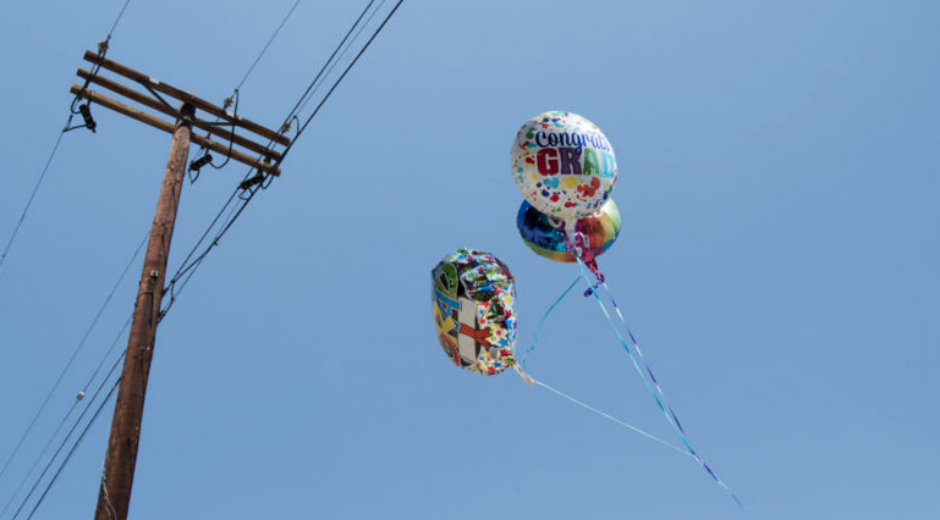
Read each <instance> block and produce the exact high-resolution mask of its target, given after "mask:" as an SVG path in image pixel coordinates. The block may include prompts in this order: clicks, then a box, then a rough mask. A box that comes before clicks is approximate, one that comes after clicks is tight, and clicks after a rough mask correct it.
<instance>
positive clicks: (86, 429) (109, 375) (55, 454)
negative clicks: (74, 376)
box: [11, 351, 126, 520]
mask: <svg viewBox="0 0 940 520" xmlns="http://www.w3.org/2000/svg"><path fill="white" fill-rule="evenodd" d="M125 354H126V351H125V352H124V353H122V354H121V356H120V357H118V359H117V360H116V361H115V362H114V365H112V366H111V370H110V371H109V372H108V375H106V376H105V378H104V380H102V381H101V384H100V385H98V388H97V390H95V393H94V395H93V396H92V398H91V400H90V401H89V404H88V406H86V407H85V409H84V410H83V411H82V413H81V415H79V417H78V420H76V422H75V424H74V425H73V426H72V428H71V429H70V430H69V432H68V434H66V436H65V438H64V439H62V442H61V443H59V447H58V449H56V451H55V453H54V454H53V455H52V458H51V459H49V463H48V464H46V467H45V468H43V470H42V473H40V474H39V478H37V479H36V482H35V483H34V484H33V486H32V488H30V490H29V493H27V494H26V497H25V498H24V499H23V502H21V503H20V507H19V508H17V510H16V513H14V514H13V518H12V519H11V520H15V519H16V517H18V516H19V515H20V512H21V511H22V510H23V508H24V507H25V506H26V503H27V502H28V501H29V498H30V497H31V496H32V495H33V493H34V492H35V491H36V488H37V487H38V486H39V483H40V482H42V478H43V477H44V476H46V472H48V471H49V469H50V468H51V467H52V463H53V461H55V459H56V458H57V457H58V456H59V453H61V452H62V450H63V449H64V448H65V445H66V443H67V442H68V440H69V438H71V437H72V434H73V433H75V429H76V428H77V427H78V425H79V424H80V423H81V421H82V419H83V418H84V417H85V414H86V413H87V412H88V410H89V409H90V408H91V401H94V400H95V399H97V397H98V395H100V394H101V390H102V389H103V388H104V385H105V383H107V382H108V380H109V379H110V378H111V376H112V375H113V374H114V371H115V369H117V367H118V365H119V364H120V362H121V360H123V359H124V356H125ZM119 381H120V378H118V380H117V381H116V382H115V383H114V386H112V388H111V391H110V392H109V393H108V398H110V397H111V394H112V393H113V392H114V389H115V388H116V387H117V385H118V382H119ZM106 401H107V399H106V400H105V401H103V402H102V404H101V406H99V407H98V410H97V411H96V412H95V415H94V417H93V418H92V420H91V421H90V422H89V423H88V424H87V425H86V426H85V429H84V431H82V434H81V436H80V437H79V439H78V441H77V442H76V444H75V445H73V447H72V449H71V450H70V451H69V454H68V455H67V456H66V459H65V460H64V461H63V462H62V464H61V465H60V466H59V470H58V471H57V472H56V474H55V476H56V477H58V475H59V472H61V471H62V468H63V467H64V466H65V463H66V462H68V459H69V458H70V457H71V455H72V453H73V452H74V451H75V448H76V447H77V446H78V443H80V442H81V439H82V438H84V436H85V432H87V431H88V428H89V427H90V426H91V423H92V422H94V419H96V418H97V417H98V413H99V412H100V411H101V409H102V408H103V406H104V402H106ZM54 481H55V478H53V481H52V482H54ZM52 482H50V483H49V484H48V485H47V486H46V491H48V490H49V487H51V486H52ZM43 497H45V492H43ZM40 502H41V499H40ZM37 507H38V504H37ZM33 511H35V508H34V509H33ZM30 514H32V513H30Z"/></svg>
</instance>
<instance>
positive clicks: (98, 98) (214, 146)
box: [70, 85, 281, 175]
mask: <svg viewBox="0 0 940 520" xmlns="http://www.w3.org/2000/svg"><path fill="white" fill-rule="evenodd" d="M70 91H71V92H72V94H74V95H76V96H79V97H81V98H83V99H87V100H88V101H89V102H92V103H97V104H99V105H101V106H103V107H105V108H107V109H110V110H114V111H115V112H117V113H119V114H122V115H125V116H127V117H130V118H131V119H136V120H137V121H140V122H141V123H144V124H146V125H150V126H152V127H154V128H157V129H159V130H163V131H164V132H167V133H170V134H172V133H173V132H174V130H175V125H174V124H173V123H170V122H168V121H164V120H162V119H159V118H156V117H154V116H152V115H150V114H148V113H146V112H143V111H140V110H137V109H136V108H133V107H129V106H127V105H125V104H123V103H121V102H118V101H115V100H113V99H111V98H109V97H107V96H103V95H101V94H99V93H97V92H95V91H93V90H89V89H85V90H84V91H83V90H82V88H81V87H80V86H78V85H72V88H71V89H70ZM191 140H192V142H193V143H195V144H197V145H199V146H204V147H206V148H208V149H210V150H212V151H213V152H216V153H219V154H222V155H226V156H230V157H231V158H232V159H233V160H235V161H238V162H240V163H242V164H246V165H248V166H251V167H253V168H258V169H259V170H261V171H263V172H267V173H271V174H274V175H280V174H281V169H280V168H274V165H273V164H271V163H270V162H267V161H264V160H263V159H262V158H261V157H251V156H250V155H247V154H245V153H242V152H240V151H238V150H234V149H233V150H231V151H230V150H229V147H228V145H226V144H222V143H219V142H217V141H213V140H211V139H209V138H206V137H202V136H199V135H195V134H194V135H192V136H191Z"/></svg>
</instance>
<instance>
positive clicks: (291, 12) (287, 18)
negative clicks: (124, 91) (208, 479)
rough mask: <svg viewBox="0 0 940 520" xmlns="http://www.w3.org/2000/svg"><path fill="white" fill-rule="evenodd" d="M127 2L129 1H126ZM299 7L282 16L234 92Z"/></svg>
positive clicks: (293, 6) (296, 3) (296, 4)
mask: <svg viewBox="0 0 940 520" xmlns="http://www.w3.org/2000/svg"><path fill="white" fill-rule="evenodd" d="M128 1H129V0H128ZM298 5H300V0H296V1H295V2H294V5H292V6H291V8H290V10H288V11H287V14H286V15H285V16H284V19H283V20H281V24H280V25H278V26H277V29H275V30H274V34H272V35H271V38H269V39H268V43H266V44H264V48H262V49H261V52H260V53H258V57H257V58H255V61H254V62H253V63H252V64H251V66H250V67H248V72H245V76H244V77H243V78H242V80H241V81H239V82H238V86H237V87H235V90H240V89H241V88H242V86H243V85H244V84H245V82H246V81H248V78H249V77H250V76H251V73H252V72H253V71H254V70H255V66H257V65H258V62H259V61H261V57H262V56H264V53H266V52H268V47H270V46H271V43H272V42H274V39H275V38H277V35H278V34H279V33H280V32H281V29H283V28H284V24H286V23H287V20H289V19H290V17H291V15H292V14H294V10H295V9H297V6H298Z"/></svg>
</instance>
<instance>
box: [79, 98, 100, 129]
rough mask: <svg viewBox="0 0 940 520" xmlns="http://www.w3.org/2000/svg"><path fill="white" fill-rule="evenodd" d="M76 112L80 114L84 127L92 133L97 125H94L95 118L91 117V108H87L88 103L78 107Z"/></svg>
mask: <svg viewBox="0 0 940 520" xmlns="http://www.w3.org/2000/svg"><path fill="white" fill-rule="evenodd" d="M78 111H79V112H81V114H82V119H84V120H85V127H86V128H88V129H89V130H91V131H92V132H94V131H95V127H97V126H98V125H97V124H96V123H95V118H93V117H91V107H89V106H88V103H82V104H81V105H78Z"/></svg>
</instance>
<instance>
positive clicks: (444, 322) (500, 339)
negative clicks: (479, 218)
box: [431, 248, 516, 375]
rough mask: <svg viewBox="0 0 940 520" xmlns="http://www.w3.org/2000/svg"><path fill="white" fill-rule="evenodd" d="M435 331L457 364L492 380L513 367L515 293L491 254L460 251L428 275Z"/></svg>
mask: <svg viewBox="0 0 940 520" xmlns="http://www.w3.org/2000/svg"><path fill="white" fill-rule="evenodd" d="M431 282H432V284H433V286H432V295H433V298H434V326H435V328H437V339H438V341H440V343H441V346H442V347H443V348H444V352H446V353H447V356H448V357H450V360H451V361H453V362H454V364H455V365H457V366H459V367H461V368H465V369H467V370H470V371H472V372H476V373H478V374H483V375H493V374H498V373H500V372H502V371H503V370H506V369H507V368H509V367H511V366H513V365H515V358H514V353H513V348H514V347H515V342H516V309H515V288H514V284H513V278H512V274H510V273H509V269H508V268H507V267H506V265H505V264H503V263H502V262H500V261H499V259H497V258H496V257H495V256H493V255H492V254H490V253H484V252H481V251H474V250H472V249H463V248H461V249H458V250H457V252H455V253H454V254H452V255H449V256H447V257H446V258H444V260H442V261H441V262H440V263H439V264H437V267H435V268H434V270H433V271H431Z"/></svg>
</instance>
